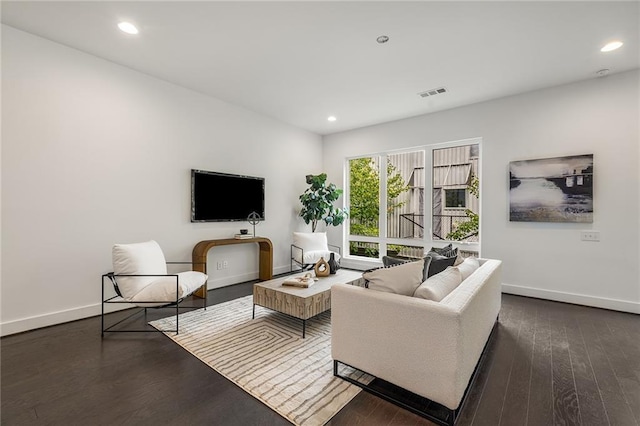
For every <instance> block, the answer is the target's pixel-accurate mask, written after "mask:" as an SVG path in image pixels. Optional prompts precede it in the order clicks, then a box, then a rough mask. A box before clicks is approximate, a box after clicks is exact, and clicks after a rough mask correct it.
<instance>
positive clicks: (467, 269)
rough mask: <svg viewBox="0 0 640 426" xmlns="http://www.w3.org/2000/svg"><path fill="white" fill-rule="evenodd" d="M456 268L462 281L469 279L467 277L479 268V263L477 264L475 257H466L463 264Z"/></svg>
mask: <svg viewBox="0 0 640 426" xmlns="http://www.w3.org/2000/svg"><path fill="white" fill-rule="evenodd" d="M454 266H455V265H454ZM456 267H457V268H458V270H459V271H460V273H461V274H462V281H464V280H466V279H467V278H469V275H471V274H473V273H474V272H475V270H476V269H478V268H479V267H480V262H478V259H476V258H475V257H467V258H466V259H465V260H464V262H462V263H461V264H459V265H458V266H456Z"/></svg>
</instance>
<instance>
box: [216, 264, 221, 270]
mask: <svg viewBox="0 0 640 426" xmlns="http://www.w3.org/2000/svg"><path fill="white" fill-rule="evenodd" d="M216 268H217V269H218V270H220V269H222V262H218V263H217V264H216Z"/></svg>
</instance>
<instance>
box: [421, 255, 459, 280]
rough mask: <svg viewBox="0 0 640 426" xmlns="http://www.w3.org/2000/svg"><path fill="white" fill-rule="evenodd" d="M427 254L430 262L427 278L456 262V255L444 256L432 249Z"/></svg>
mask: <svg viewBox="0 0 640 426" xmlns="http://www.w3.org/2000/svg"><path fill="white" fill-rule="evenodd" d="M427 256H428V257H430V258H431V263H430V264H429V270H428V273H427V278H429V277H432V276H434V275H435V274H439V273H440V272H442V271H444V270H445V269H447V266H453V264H454V263H455V262H456V259H457V256H454V257H445V256H441V255H439V254H437V253H434V252H432V251H430V252H429V253H427Z"/></svg>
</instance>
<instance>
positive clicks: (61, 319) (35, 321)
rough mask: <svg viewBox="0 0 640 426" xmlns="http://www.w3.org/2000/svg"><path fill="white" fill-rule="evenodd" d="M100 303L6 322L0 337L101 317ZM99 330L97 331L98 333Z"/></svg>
mask: <svg viewBox="0 0 640 426" xmlns="http://www.w3.org/2000/svg"><path fill="white" fill-rule="evenodd" d="M273 269H274V270H273V272H274V274H283V273H285V272H289V269H290V268H289V266H279V267H275V268H273ZM255 279H258V273H257V272H251V273H247V274H241V275H235V276H232V277H225V278H222V279H218V280H209V282H208V283H207V288H208V289H209V290H211V289H214V288H220V287H225V286H228V285H233V284H238V283H241V282H245V281H251V280H255ZM132 307H133V305H126V304H122V305H117V306H116V305H107V306H106V307H105V312H106V313H109V312H115V311H120V310H123V309H129V308H132ZM100 312H101V311H100V303H96V304H94V305H87V306H80V307H78V308H71V309H66V310H64V311H57V312H51V313H47V314H42V315H35V316H32V317H27V318H20V319H17V320H13V321H6V322H3V323H1V324H0V336H9V335H11V334H16V333H22V332H23V331H29V330H35V329H37V328H42V327H48V326H51V325H57V324H62V323H65V322H70V321H76V320H80V319H84V318H89V317H94V316H96V315H100ZM98 332H99V330H96V333H98Z"/></svg>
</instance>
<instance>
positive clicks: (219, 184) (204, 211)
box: [191, 169, 264, 222]
mask: <svg viewBox="0 0 640 426" xmlns="http://www.w3.org/2000/svg"><path fill="white" fill-rule="evenodd" d="M252 212H256V213H258V214H259V215H260V218H261V220H264V178H260V177H253V176H241V175H232V174H228V173H218V172H208V171H205V170H193V169H192V170H191V222H229V221H243V220H247V217H248V216H249V215H250V214H251V213H252Z"/></svg>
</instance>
